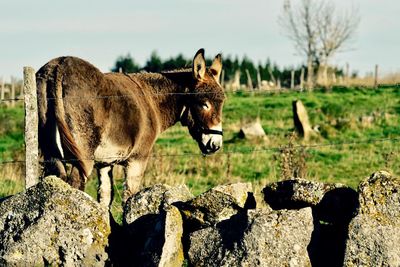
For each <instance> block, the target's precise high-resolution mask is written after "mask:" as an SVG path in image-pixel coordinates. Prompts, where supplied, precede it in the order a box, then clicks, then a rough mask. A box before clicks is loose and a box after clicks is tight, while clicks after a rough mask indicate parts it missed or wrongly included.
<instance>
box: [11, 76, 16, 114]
mask: <svg viewBox="0 0 400 267" xmlns="http://www.w3.org/2000/svg"><path fill="white" fill-rule="evenodd" d="M14 106H15V79H14V77H11V107H14Z"/></svg>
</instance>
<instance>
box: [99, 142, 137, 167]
mask: <svg viewBox="0 0 400 267" xmlns="http://www.w3.org/2000/svg"><path fill="white" fill-rule="evenodd" d="M129 152H130V147H129V146H121V145H118V144H115V143H113V142H110V141H108V140H102V142H101V143H100V145H99V146H98V147H97V148H96V150H95V151H94V160H95V161H97V162H102V163H113V162H120V161H124V160H126V159H127V158H128V156H129V154H130V153H129Z"/></svg>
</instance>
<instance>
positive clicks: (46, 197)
mask: <svg viewBox="0 0 400 267" xmlns="http://www.w3.org/2000/svg"><path fill="white" fill-rule="evenodd" d="M109 234H110V226H109V223H108V213H107V211H104V210H103V209H102V208H101V207H100V206H99V205H98V204H97V202H95V201H94V200H92V198H91V197H90V196H88V195H87V194H86V193H84V192H81V191H79V190H75V189H73V188H71V187H70V186H69V185H68V184H66V183H64V182H63V181H62V180H61V179H59V178H57V177H55V176H49V177H46V178H44V179H43V181H41V182H40V183H38V184H37V185H35V186H32V187H30V188H29V189H28V190H27V191H26V192H24V193H20V194H17V195H14V196H12V197H10V198H8V199H6V200H4V201H2V202H1V203H0V240H1V244H0V265H7V266H48V265H54V266H58V265H64V266H104V264H105V261H106V260H107V258H108V255H107V253H106V251H105V248H106V246H107V245H108V235H109Z"/></svg>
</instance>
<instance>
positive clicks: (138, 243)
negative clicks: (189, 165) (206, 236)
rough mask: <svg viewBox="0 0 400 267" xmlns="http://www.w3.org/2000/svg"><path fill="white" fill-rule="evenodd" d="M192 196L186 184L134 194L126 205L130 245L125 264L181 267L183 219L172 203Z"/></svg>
mask: <svg viewBox="0 0 400 267" xmlns="http://www.w3.org/2000/svg"><path fill="white" fill-rule="evenodd" d="M191 198H193V195H192V194H191V193H190V192H189V190H188V188H187V187H186V186H183V185H182V186H177V187H170V186H166V185H155V186H153V187H149V188H146V189H144V190H142V191H140V192H138V193H137V194H135V195H134V196H132V197H131V198H130V199H129V200H128V201H127V203H126V205H125V207H124V227H125V230H126V235H125V236H124V237H123V239H122V240H120V242H122V243H124V244H125V245H126V246H127V248H125V250H126V252H125V254H126V255H124V256H125V257H126V259H125V261H124V262H123V264H122V265H127V266H131V265H135V266H136V265H138V266H171V267H172V266H181V265H182V263H183V260H184V257H183V245H182V235H183V222H182V216H181V213H180V212H179V210H178V208H176V207H175V206H173V204H176V203H180V202H185V201H188V200H189V199H191Z"/></svg>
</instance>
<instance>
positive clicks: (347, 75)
mask: <svg viewBox="0 0 400 267" xmlns="http://www.w3.org/2000/svg"><path fill="white" fill-rule="evenodd" d="M349 79H350V66H349V63H348V62H347V63H346V72H345V77H344V83H345V86H349Z"/></svg>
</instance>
